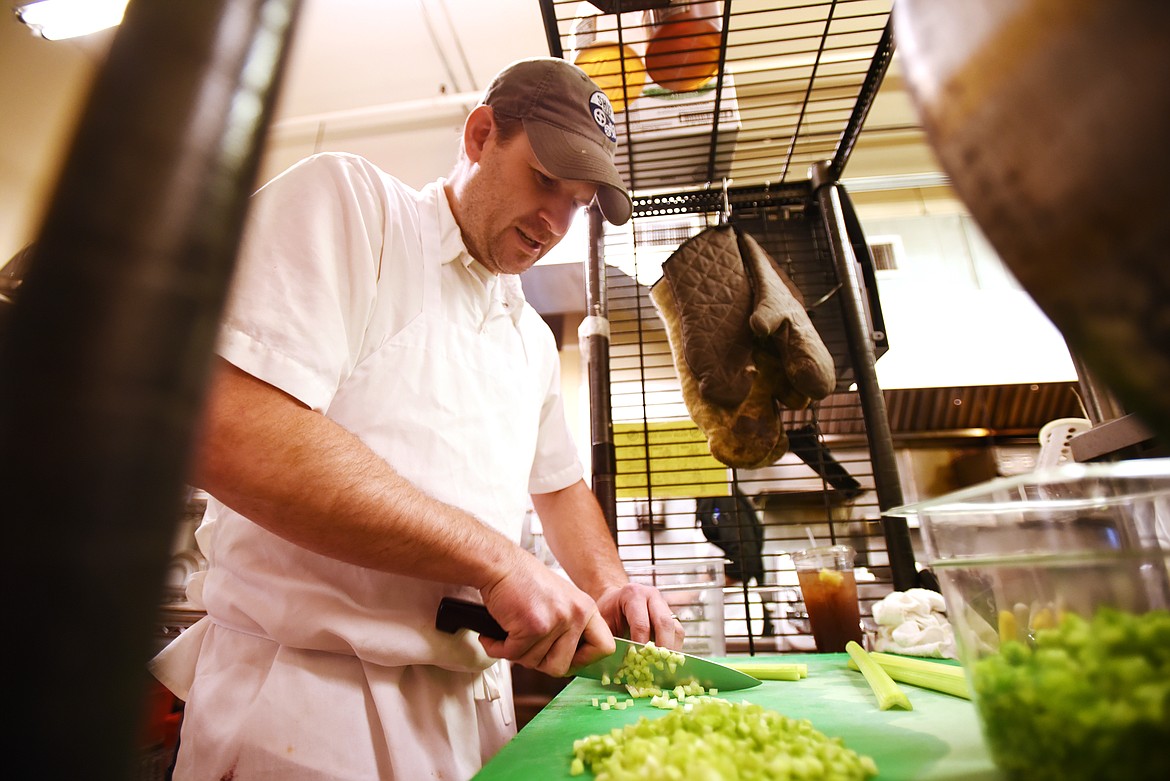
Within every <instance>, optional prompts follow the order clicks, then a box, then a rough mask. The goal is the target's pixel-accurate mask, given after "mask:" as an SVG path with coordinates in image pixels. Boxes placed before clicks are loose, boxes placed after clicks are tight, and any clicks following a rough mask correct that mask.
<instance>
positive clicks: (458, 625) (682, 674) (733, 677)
mask: <svg viewBox="0 0 1170 781" xmlns="http://www.w3.org/2000/svg"><path fill="white" fill-rule="evenodd" d="M435 628H436V629H439V630H441V631H443V632H447V633H454V632H457V631H459V630H460V629H470V630H472V631H475V632H479V633H480V634H481V635H484V636H485V637H490V638H492V639H494V640H507V639H508V633H507V632H505V631H504V628H503V627H502V626H500V625H499V623H498V622H497V621H496V620H495V619H494V618H492V616H491V614H490V613H489V612H488V610H487V608H486V607H484V606H483V605H480V604H477V603H475V602H468V601H466V600H462V599H455V598H454V597H443V599H442V600H441V601H440V602H439V611H438V613H437V614H436V615H435ZM614 642H615V643H616V644H617V650H615V651H614V652H613V653H612V654H610V655H609V656H606V657H603V658H601V659H598V660H597V661H596V662H593V663H592V664H588V665H586V666H584V667H581V668H579V669H576V670H570V671H569V674H570V675H576V676H579V677H582V678H593V679H596V680H599V681H600V680H609V679H612V678H613V676H614V673H616V672H617V671H618V669H619V668H620V667H621V666H622V664H623V663H624V662H625V659H626V653H627V651H629V649H630V648H635V649H636V648H641V647H642V646H643V645H644V644H643V643H634V642H631V641H629V640H623V639H622V638H620V637H615V638H614ZM676 653H677V652H676ZM682 656H683V661H682V663H680V664H678V665H676V666H675V669H674V671H673V672H672V671H670V669H669V668H668V669H665V670H656V671H655V674H654V683H655V685H656V686H658V688H660V689H673V688H674V687H675V686H676V685H679V684H687V683H690V682H691V681H696V682H698V684H699V685H700V686H702V687H703V688H704V689H720V690H723V691H733V690H735V689H747V688H750V687H752V686H758V685H759V684H760V680H759V679H758V678H755V677H754V676H751V675H748V674H747V673H743V672H740V671H739V670H735V669H732V668H731V667H728V666H727V665H725V664H719V663H718V662H712V661H711V660H710V659H703V658H701V657H698V656H692V655H691V654H682ZM603 676H607V677H606V678H603Z"/></svg>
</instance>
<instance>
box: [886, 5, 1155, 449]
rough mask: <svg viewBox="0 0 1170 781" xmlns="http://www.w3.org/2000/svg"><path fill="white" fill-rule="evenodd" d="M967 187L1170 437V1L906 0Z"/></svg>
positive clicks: (911, 67)
mask: <svg viewBox="0 0 1170 781" xmlns="http://www.w3.org/2000/svg"><path fill="white" fill-rule="evenodd" d="M893 13H894V31H895V35H896V37H897V41H898V51H899V52H900V54H901V57H902V64H903V67H904V69H905V73H906V78H907V81H908V84H909V87H910V91H911V94H912V95H913V98H914V100H915V102H916V104H917V107H918V110H919V113H920V115H921V117H922V122H923V125H924V126H925V128H926V131H927V134H928V137H929V139H930V142H931V144H932V145H933V147H934V150H935V152H936V153H937V154H938V157H939V159H940V160H941V162H942V164H943V167H944V168H945V169H946V171H947V173H948V174H949V175H950V177H951V179H952V180H953V182H954V186H955V188H956V190H957V191H958V193H959V195H960V196H961V197H962V199H963V201H964V202H965V203H966V205H967V206H968V208H970V210H971V212H972V214H973V215H974V217H975V219H976V221H977V222H978V223H979V226H980V227H981V228H982V229H983V231H984V233H986V235H987V237H988V239H989V240H990V241H991V243H992V245H993V246H994V247H995V249H996V250H997V251H998V253H999V255H1000V256H1001V257H1002V258H1003V260H1004V262H1005V264H1006V265H1007V266H1008V268H1009V269H1010V270H1011V272H1012V273H1013V274H1014V275H1015V276H1016V278H1017V279H1018V280H1019V281H1020V283H1021V284H1022V285H1023V287H1024V288H1025V290H1027V292H1028V293H1029V294H1030V295H1031V296H1032V298H1033V299H1034V300H1035V301H1036V303H1037V304H1038V305H1039V306H1040V308H1041V309H1042V310H1044V312H1045V314H1047V315H1048V317H1049V318H1050V319H1051V320H1052V322H1053V323H1054V324H1055V325H1056V327H1057V328H1058V329H1060V331H1061V333H1062V334H1063V335H1064V338H1065V340H1066V341H1067V342H1068V345H1069V348H1070V350H1071V351H1072V353H1073V354H1074V358H1080V359H1081V360H1083V361H1084V363H1085V364H1086V365H1087V366H1088V368H1089V369H1090V370H1092V372H1093V373H1094V374H1095V376H1096V377H1097V378H1099V379H1100V380H1101V381H1102V382H1104V383H1105V384H1106V385H1107V386H1109V387H1110V388H1111V389H1112V390H1113V391H1114V392H1115V393H1116V394H1117V397H1118V399H1119V400H1120V401H1121V402H1123V403H1124V405H1125V406H1126V407H1127V408H1128V409H1130V410H1131V411H1132V412H1134V413H1136V414H1137V415H1138V416H1139V417H1140V418H1142V419H1143V420H1144V421H1145V423H1146V424H1148V425H1149V426H1150V428H1151V429H1152V430H1153V431H1154V432H1155V433H1156V434H1157V435H1159V436H1160V437H1161V438H1162V440H1163V441H1167V440H1170V187H1168V186H1167V181H1170V143H1168V139H1170V67H1168V63H1167V54H1166V52H1167V43H1168V42H1170V3H1165V2H1156V1H1155V0H1116V1H1115V2H1110V3H1102V2H1099V0H1025V1H1021V0H984V1H983V2H978V3H972V2H968V1H967V0H902V1H901V2H898V3H895V5H894V11H893Z"/></svg>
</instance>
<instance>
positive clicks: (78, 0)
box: [15, 0, 129, 41]
mask: <svg viewBox="0 0 1170 781" xmlns="http://www.w3.org/2000/svg"><path fill="white" fill-rule="evenodd" d="M128 2H129V0H40V2H36V3H28V4H26V5H22V6H18V7H17V8H16V9H15V11H16V16H17V18H18V19H20V21H22V22H24V23H25V24H26V25H28V27H29V29H31V30H32V31H33V32H34V33H36V34H37V35H39V36H41V37H42V38H45V39H47V40H50V41H59V40H61V39H63V38H76V37H77V36H79V35H89V34H90V33H95V32H97V31H98V30H105V29H106V28H108V27H113V26H114V25H116V24H118V23H119V22H121V21H122V14H123V13H124V12H125V10H126V5H127V3H128Z"/></svg>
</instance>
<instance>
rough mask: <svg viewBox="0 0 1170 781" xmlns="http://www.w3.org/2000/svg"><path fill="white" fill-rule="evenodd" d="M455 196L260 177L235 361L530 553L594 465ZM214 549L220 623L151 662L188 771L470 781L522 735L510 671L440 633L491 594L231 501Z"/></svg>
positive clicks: (247, 779)
mask: <svg viewBox="0 0 1170 781" xmlns="http://www.w3.org/2000/svg"><path fill="white" fill-rule="evenodd" d="M442 185H443V182H442V180H439V181H438V182H435V183H432V184H431V185H428V186H427V187H426V188H424V189H423V190H422V191H421V192H416V191H414V190H412V189H410V188H408V187H406V186H405V185H404V184H402V183H401V182H399V181H397V180H396V179H394V178H392V177H390V176H389V175H387V174H385V173H383V172H382V171H379V170H378V169H377V168H375V167H374V166H373V165H372V164H370V163H369V162H367V161H365V160H363V159H361V158H358V157H354V156H351V155H340V154H324V155H317V156H314V157H312V158H309V159H307V160H305V161H302V162H301V163H299V164H297V165H296V166H294V167H293V168H291V169H290V170H289V171H286V172H285V173H284V174H282V175H281V176H279V177H277V179H275V180H273V182H271V183H269V184H268V185H267V186H265V187H264V188H262V189H261V190H260V192H259V193H258V194H257V196H256V198H255V199H254V203H253V206H252V213H251V215H250V223H249V229H248V231H247V233H246V235H245V242H244V247H243V251H242V253H241V260H240V265H239V268H238V271H237V278H236V280H235V281H234V283H233V289H232V296H231V302H230V306H229V312H228V316H227V317H226V319H225V323H224V328H223V333H222V338H221V343H220V347H219V352H220V353H221V354H222V355H223V356H224V357H225V358H226V359H227V360H228V361H230V362H231V363H233V364H234V365H236V366H238V367H240V368H241V369H243V370H244V371H247V372H248V373H250V374H252V375H254V376H256V377H259V378H261V379H263V380H265V381H266V382H268V383H270V384H272V385H274V386H275V387H277V388H279V389H281V390H283V391H285V392H287V393H289V394H291V395H292V396H294V397H296V398H297V399H300V400H301V401H302V402H304V403H305V404H306V405H308V406H309V407H311V408H313V409H315V410H319V411H321V412H322V413H324V414H325V415H327V416H328V417H330V418H332V419H333V420H335V421H337V422H338V423H339V424H341V425H342V426H344V427H345V428H347V429H348V430H350V431H351V432H353V433H354V434H356V435H357V436H358V437H359V438H360V439H361V440H362V441H363V442H364V443H365V444H366V445H368V446H369V447H370V448H371V449H372V450H373V451H374V452H376V453H377V454H379V455H380V456H382V457H383V458H385V459H386V460H387V461H388V462H389V463H390V464H391V465H392V466H393V467H394V468H395V469H396V470H397V471H398V472H399V473H400V474H402V475H403V476H404V477H406V478H407V479H409V480H411V481H412V482H414V484H415V485H417V486H418V487H420V488H421V489H422V490H424V491H425V492H427V493H429V494H430V495H432V496H434V497H436V498H437V499H440V500H442V501H444V502H448V503H450V504H453V505H456V506H458V507H461V508H463V509H465V510H467V511H468V512H470V513H472V514H473V515H475V516H476V517H478V518H479V519H481V520H482V521H483V522H484V523H487V524H489V525H491V526H492V527H494V528H496V529H498V530H499V531H501V532H502V533H504V534H505V535H507V536H508V537H510V538H512V539H513V540H517V541H518V540H519V537H520V531H521V524H522V522H523V519H524V516H525V511H526V509H527V506H528V494H529V493H545V492H549V491H554V490H559V489H561V488H564V487H567V486H569V485H571V484H573V483H574V482H576V481H577V480H578V479H580V477H581V475H582V472H583V469H582V466H581V463H580V461H579V459H578V457H577V453H576V449H575V447H574V446H573V443H572V441H571V438H570V435H569V433H568V429H567V426H566V422H565V414H564V409H563V406H562V401H561V397H560V375H559V364H558V357H557V352H556V346H555V342H554V340H553V337H552V334H551V332H550V331H549V329H548V327H547V326H546V325H545V324H544V322H543V321H542V320H541V319H540V317H539V315H538V314H537V313H536V312H535V311H534V310H533V309H532V308H531V307H529V306H527V305H526V304H525V302H524V298H523V293H522V291H521V288H520V284H519V280H518V278H516V277H515V276H511V275H500V276H495V275H492V274H490V273H489V272H487V271H486V269H484V268H483V267H482V266H481V265H480V264H479V263H478V262H476V261H474V260H472V259H471V257H470V256H469V255H468V254H467V251H466V248H465V247H464V245H463V241H462V238H461V235H460V232H459V228H458V226H457V224H456V223H455V219H454V215H453V214H452V213H451V210H450V206H449V204H448V203H447V199H446V197H445V195H444V191H443V187H442ZM196 536H197V539H198V541H199V544H200V547H201V549H202V550H203V552H204V554H205V555H206V557H207V559H208V564H209V565H208V571H207V573H206V576H205V577H202V578H200V577H197V578H195V579H194V580H193V582H192V585H191V587H190V589H189V592H190V593H189V597H190V598H191V600H192V601H193V602H195V603H196V604H197V605H199V606H202V607H203V608H204V609H205V610H206V611H207V614H208V615H207V618H205V619H203V620H202V621H200V622H199V623H198V624H196V626H194V627H192V628H191V629H189V630H188V631H187V632H184V633H183V634H182V635H181V636H180V637H179V638H177V640H176V641H175V642H174V643H173V644H172V645H171V646H170V647H168V648H167V649H166V650H164V651H163V653H162V654H160V656H159V657H158V658H157V659H156V660H155V662H153V663H152V669H153V670H154V672H155V674H156V676H158V677H159V678H160V680H162V681H163V682H164V683H166V684H167V685H168V686H169V687H170V688H171V689H172V690H173V691H174V692H175V693H176V694H177V695H179V696H180V697H183V698H185V699H187V706H186V712H185V716H184V725H183V733H182V738H181V744H180V758H179V762H178V765H177V768H176V775H175V778H176V781H187V780H188V779H198V780H199V781H202V780H203V779H220V778H221V777H229V776H230V775H231V774H233V773H234V776H233V777H234V778H235V779H236V780H237V781H252V780H253V779H258V778H264V779H268V778H271V779H283V780H285V781H292V780H294V779H295V780H298V781H299V780H303V781H310V780H312V781H317V780H318V779H319V780H321V781H324V780H325V779H347V781H354V780H355V779H379V780H380V781H385V780H386V779H412V780H413V779H424V778H443V779H449V780H457V779H464V778H468V777H470V776H471V775H473V774H474V772H475V771H476V770H477V769H478V768H479V766H480V765H481V764H482V762H483V761H484V760H486V758H488V757H489V756H491V755H492V754H493V753H494V752H495V751H496V750H497V749H498V748H499V747H500V746H501V745H502V744H503V742H505V741H506V740H507V739H508V738H509V737H510V736H511V735H512V734H514V732H515V727H514V725H513V718H512V704H511V696H510V686H509V684H508V681H507V678H506V676H505V677H504V678H503V679H498V678H497V677H496V676H494V675H490V674H489V675H485V674H483V671H484V670H485V669H487V668H488V667H489V666H490V665H492V663H493V662H494V661H495V660H493V659H491V658H489V657H487V656H486V655H485V654H484V653H483V649H482V648H481V647H480V645H479V643H478V642H477V641H476V640H475V636H474V635H471V634H470V633H467V632H463V633H460V634H458V635H447V634H444V633H441V632H438V631H436V630H435V629H434V619H435V610H436V608H437V606H438V603H439V599H440V598H441V597H442V596H444V595H456V596H463V597H472V598H474V597H475V594H474V590H472V589H466V588H459V587H455V586H450V585H445V584H440V583H434V582H431V581H425V580H419V579H415V578H410V577H405V576H400V575H391V574H387V573H383V572H377V571H374V570H369V569H363V568H360V567H355V566H352V565H349V564H344V563H341V562H338V561H336V560H333V559H330V558H327V557H324V556H320V555H318V554H315V553H312V552H309V551H307V550H304V549H302V548H300V547H298V546H295V545H293V544H291V543H289V542H287V541H285V540H283V539H282V538H280V537H277V536H276V535H274V534H271V533H269V532H267V531H265V530H264V529H262V528H261V527H259V526H257V525H255V524H253V523H251V522H250V521H248V520H247V519H246V518H244V517H242V516H240V515H239V514H238V513H235V512H234V511H232V510H231V509H230V508H228V507H226V506H224V505H223V504H221V503H219V502H217V501H215V500H214V499H212V500H211V501H209V502H208V510H207V515H206V516H205V519H204V522H203V524H202V525H201V527H200V529H199V531H198V533H197V535H196ZM501 667H504V665H496V668H501Z"/></svg>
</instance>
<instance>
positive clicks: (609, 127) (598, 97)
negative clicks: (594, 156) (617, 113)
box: [589, 90, 617, 144]
mask: <svg viewBox="0 0 1170 781" xmlns="http://www.w3.org/2000/svg"><path fill="white" fill-rule="evenodd" d="M589 111H590V113H591V114H593V121H594V122H596V123H597V126H598V127H599V128H601V132H602V133H605V137H606V138H608V139H609V140H610V141H613V142H614V143H615V144H616V143H617V129H616V128H615V127H614V124H615V122H614V118H613V106H611V105H610V103H609V98H607V97H606V96H605V93H604V92H602V91H601V90H597V91H596V92H594V93H593V94H592V95H590V96H589Z"/></svg>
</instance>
